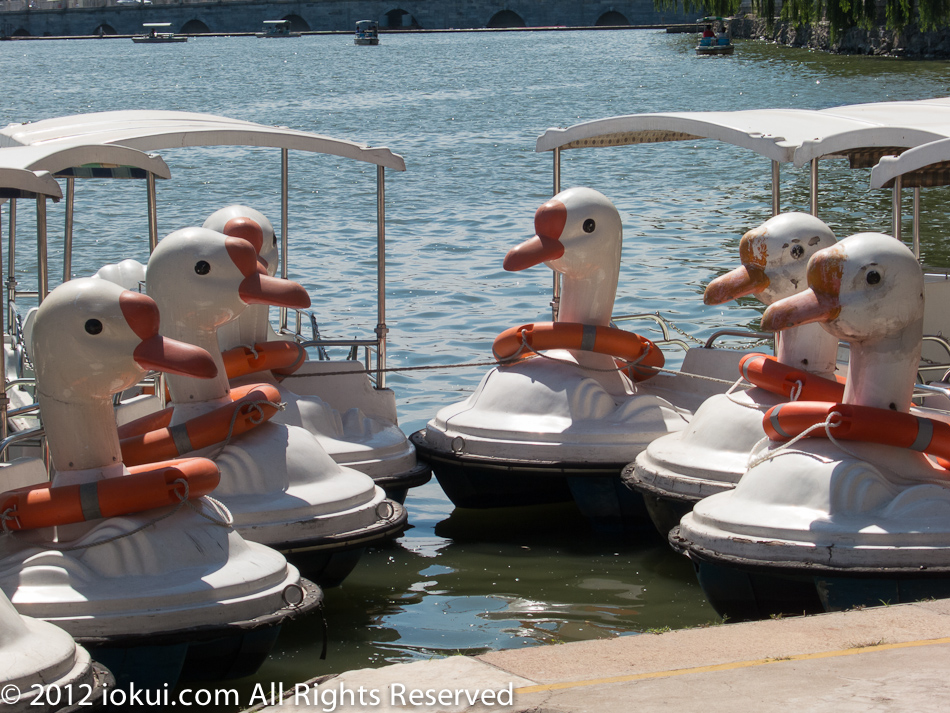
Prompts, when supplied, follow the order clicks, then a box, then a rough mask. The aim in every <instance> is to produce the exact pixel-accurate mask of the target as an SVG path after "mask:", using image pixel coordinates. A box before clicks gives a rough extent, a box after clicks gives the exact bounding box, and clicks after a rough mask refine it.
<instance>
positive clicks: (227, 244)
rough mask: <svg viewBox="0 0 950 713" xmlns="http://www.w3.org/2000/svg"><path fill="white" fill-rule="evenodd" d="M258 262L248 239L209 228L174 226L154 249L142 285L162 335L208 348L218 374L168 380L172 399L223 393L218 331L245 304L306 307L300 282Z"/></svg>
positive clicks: (225, 388) (200, 399)
mask: <svg viewBox="0 0 950 713" xmlns="http://www.w3.org/2000/svg"><path fill="white" fill-rule="evenodd" d="M258 265H259V263H258V261H257V251H256V250H255V248H254V247H253V245H252V244H251V243H250V242H248V241H247V240H245V239H243V238H237V237H230V236H227V235H224V234H223V233H218V232H216V231H214V230H209V229H207V228H184V229H182V230H176V231H175V232H174V233H171V234H170V235H168V236H167V237H166V238H165V239H164V240H162V241H161V242H160V243H159V244H158V247H156V248H155V251H154V252H153V253H152V256H151V258H150V259H149V262H148V270H147V273H146V278H145V286H146V291H147V292H148V294H149V296H151V297H153V298H154V299H155V302H156V303H157V304H158V307H159V310H160V311H161V314H162V331H163V333H164V334H167V335H169V336H173V337H174V338H176V339H180V340H181V341H184V342H187V343H189V344H197V345H198V346H201V347H202V348H204V349H206V350H208V351H209V352H211V353H212V355H213V356H214V358H215V362H216V364H217V365H218V368H219V372H220V373H219V374H218V376H217V378H216V379H214V380H213V381H212V382H208V383H201V382H197V381H195V380H194V379H180V378H178V379H176V378H174V377H172V378H169V380H168V384H169V389H170V391H171V394H172V399H173V400H174V401H175V402H182V401H192V402H206V401H212V400H217V399H223V398H225V397H226V396H227V394H228V383H227V376H226V374H225V373H224V369H223V363H222V362H221V355H220V349H219V345H218V341H217V330H218V328H219V327H220V326H222V325H224V324H227V323H228V322H230V321H232V320H234V319H236V318H237V317H238V316H239V315H240V314H241V313H242V312H244V310H245V309H246V308H247V306H248V305H252V304H266V305H274V306H277V307H288V308H298V309H303V308H306V307H309V306H310V297H309V296H308V295H307V292H306V290H304V288H303V287H302V286H300V285H299V284H297V283H296V282H291V281H290V280H282V279H279V278H276V277H271V276H269V275H265V274H261V272H260V271H259V270H258Z"/></svg>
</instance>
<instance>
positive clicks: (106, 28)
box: [92, 22, 119, 37]
mask: <svg viewBox="0 0 950 713" xmlns="http://www.w3.org/2000/svg"><path fill="white" fill-rule="evenodd" d="M92 34H94V35H99V36H100V37H104V36H105V35H117V34H119V33H118V32H116V31H115V28H114V27H113V26H112V25H110V24H109V23H107V22H103V23H102V24H100V25H97V26H96V29H95V30H93V31H92Z"/></svg>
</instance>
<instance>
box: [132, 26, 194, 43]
mask: <svg viewBox="0 0 950 713" xmlns="http://www.w3.org/2000/svg"><path fill="white" fill-rule="evenodd" d="M171 26H172V23H170V22H143V23H142V27H144V28H145V34H144V35H136V36H135V37H133V38H132V41H133V42H135V43H136V44H165V43H169V42H187V41H188V37H187V36H185V35H176V34H175V33H174V32H167V31H166V32H162V30H167V28H169V27H171Z"/></svg>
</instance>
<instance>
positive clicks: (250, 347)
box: [204, 205, 432, 503]
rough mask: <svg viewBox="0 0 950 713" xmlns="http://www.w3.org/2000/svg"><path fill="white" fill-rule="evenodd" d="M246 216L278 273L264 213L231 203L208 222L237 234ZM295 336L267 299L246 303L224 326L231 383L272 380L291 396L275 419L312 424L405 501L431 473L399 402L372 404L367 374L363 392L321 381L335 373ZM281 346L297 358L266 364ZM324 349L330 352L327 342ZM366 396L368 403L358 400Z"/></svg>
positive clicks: (345, 458) (221, 333) (340, 456)
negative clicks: (275, 323) (275, 317)
mask: <svg viewBox="0 0 950 713" xmlns="http://www.w3.org/2000/svg"><path fill="white" fill-rule="evenodd" d="M246 221H250V222H251V223H253V224H255V225H257V226H258V227H260V228H261V231H262V232H261V240H260V243H259V244H260V246H261V247H260V248H259V251H258V254H259V258H258V259H259V260H260V261H261V263H262V264H263V265H264V268H265V270H266V271H267V274H268V275H271V276H273V275H276V274H277V269H278V265H279V264H280V259H279V251H278V248H277V240H276V235H275V233H274V228H273V225H272V224H271V222H270V220H269V219H268V218H267V217H266V216H264V215H263V214H262V213H260V212H259V211H256V210H254V209H253V208H250V207H248V206H241V205H233V206H227V207H226V208H221V209H219V210H217V211H215V212H214V213H213V214H212V215H210V216H209V217H208V219H207V220H205V222H204V227H206V228H210V229H212V230H217V231H219V232H222V233H225V234H231V233H230V226H232V225H234V224H238V225H241V224H243V222H246ZM288 340H290V343H288ZM292 344H293V340H292V339H291V338H290V337H289V336H288V335H283V336H281V335H279V334H277V333H276V332H275V331H274V329H273V327H272V326H271V324H270V322H269V321H268V313H267V308H266V307H265V306H263V305H248V308H247V309H246V310H245V311H244V312H243V313H242V314H241V315H239V316H238V318H237V319H235V320H233V321H231V322H228V323H227V324H224V325H221V327H219V328H218V346H219V347H220V349H221V351H222V352H224V353H225V354H226V355H227V357H228V359H229V360H230V359H234V360H235V361H233V362H232V361H229V362H228V364H227V365H226V366H227V368H229V369H231V366H230V364H232V363H233V364H234V368H233V369H231V371H230V377H231V384H232V386H240V385H243V384H248V383H258V382H260V381H262V380H264V381H267V382H268V383H270V384H271V385H273V386H274V387H275V388H277V390H278V391H279V392H280V397H281V400H282V402H283V403H284V404H285V408H284V409H283V410H282V411H280V412H279V413H277V414H275V416H274V419H273V420H274V422H275V423H285V424H288V425H294V426H302V427H304V428H306V429H307V430H308V431H309V432H310V433H312V434H313V435H314V436H315V437H316V438H317V439H318V440H319V441H320V443H321V445H323V447H324V448H325V449H326V450H327V452H328V453H329V454H330V456H331V457H332V458H333V459H334V460H335V461H336V462H337V463H339V464H340V465H344V466H347V467H349V468H353V469H355V470H358V471H360V472H361V473H365V474H366V475H369V476H370V477H372V478H373V480H374V481H375V482H376V484H377V485H379V486H381V487H382V488H383V489H384V490H385V491H386V495H387V497H389V498H392V499H393V500H395V501H396V502H398V503H405V501H406V496H407V494H408V492H409V490H410V489H411V488H414V487H418V486H420V485H424V484H425V483H427V482H428V481H429V479H430V478H431V475H432V473H431V469H430V467H429V465H428V464H427V463H425V462H422V461H418V460H417V459H416V453H415V449H414V448H413V446H412V445H411V444H410V443H409V441H408V440H407V439H406V436H405V434H404V433H403V432H402V431H401V430H400V429H399V427H398V426H397V425H396V411H395V403H392V404H389V403H387V402H382V401H379V402H378V403H377V404H375V405H371V401H370V397H372V395H373V392H372V390H371V389H370V387H369V384H368V383H367V382H364V383H363V394H362V396H361V397H359V398H358V397H357V394H356V393H354V392H353V390H352V387H350V389H349V390H348V393H334V392H332V391H330V390H329V389H327V388H321V387H320V384H321V381H322V382H328V381H330V380H329V379H326V378H324V379H321V378H320V371H321V369H323V370H325V366H326V363H325V361H321V360H316V361H307V360H303V361H300V359H299V358H298V357H296V356H294V351H293V349H292V348H291V345H292ZM284 348H288V349H284ZM300 348H301V349H302V347H300ZM277 349H280V350H283V351H284V352H285V354H286V355H289V356H290V358H291V360H292V362H293V363H292V364H290V365H289V366H288V367H286V368H278V369H277V370H276V371H275V370H273V369H268V368H264V367H265V366H266V362H267V360H268V359H270V358H271V356H272V355H273V354H274V353H275V350H277ZM268 350H269V351H268ZM318 353H319V354H320V356H321V357H323V356H325V350H321V351H320V352H318ZM331 363H332V364H335V365H336V367H335V368H337V369H341V368H345V367H346V363H345V362H343V363H341V362H331ZM238 364H240V365H238ZM331 368H333V367H331ZM360 404H365V405H362V406H360V408H353V406H359V405H360ZM347 407H348V408H347Z"/></svg>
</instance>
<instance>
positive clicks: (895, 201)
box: [891, 176, 903, 240]
mask: <svg viewBox="0 0 950 713" xmlns="http://www.w3.org/2000/svg"><path fill="white" fill-rule="evenodd" d="M902 188H903V181H902V180H901V177H900V176H898V177H897V178H895V179H894V191H893V193H892V195H891V203H892V208H891V232H893V233H894V237H895V238H897V239H898V240H900V239H901V189H902Z"/></svg>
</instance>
